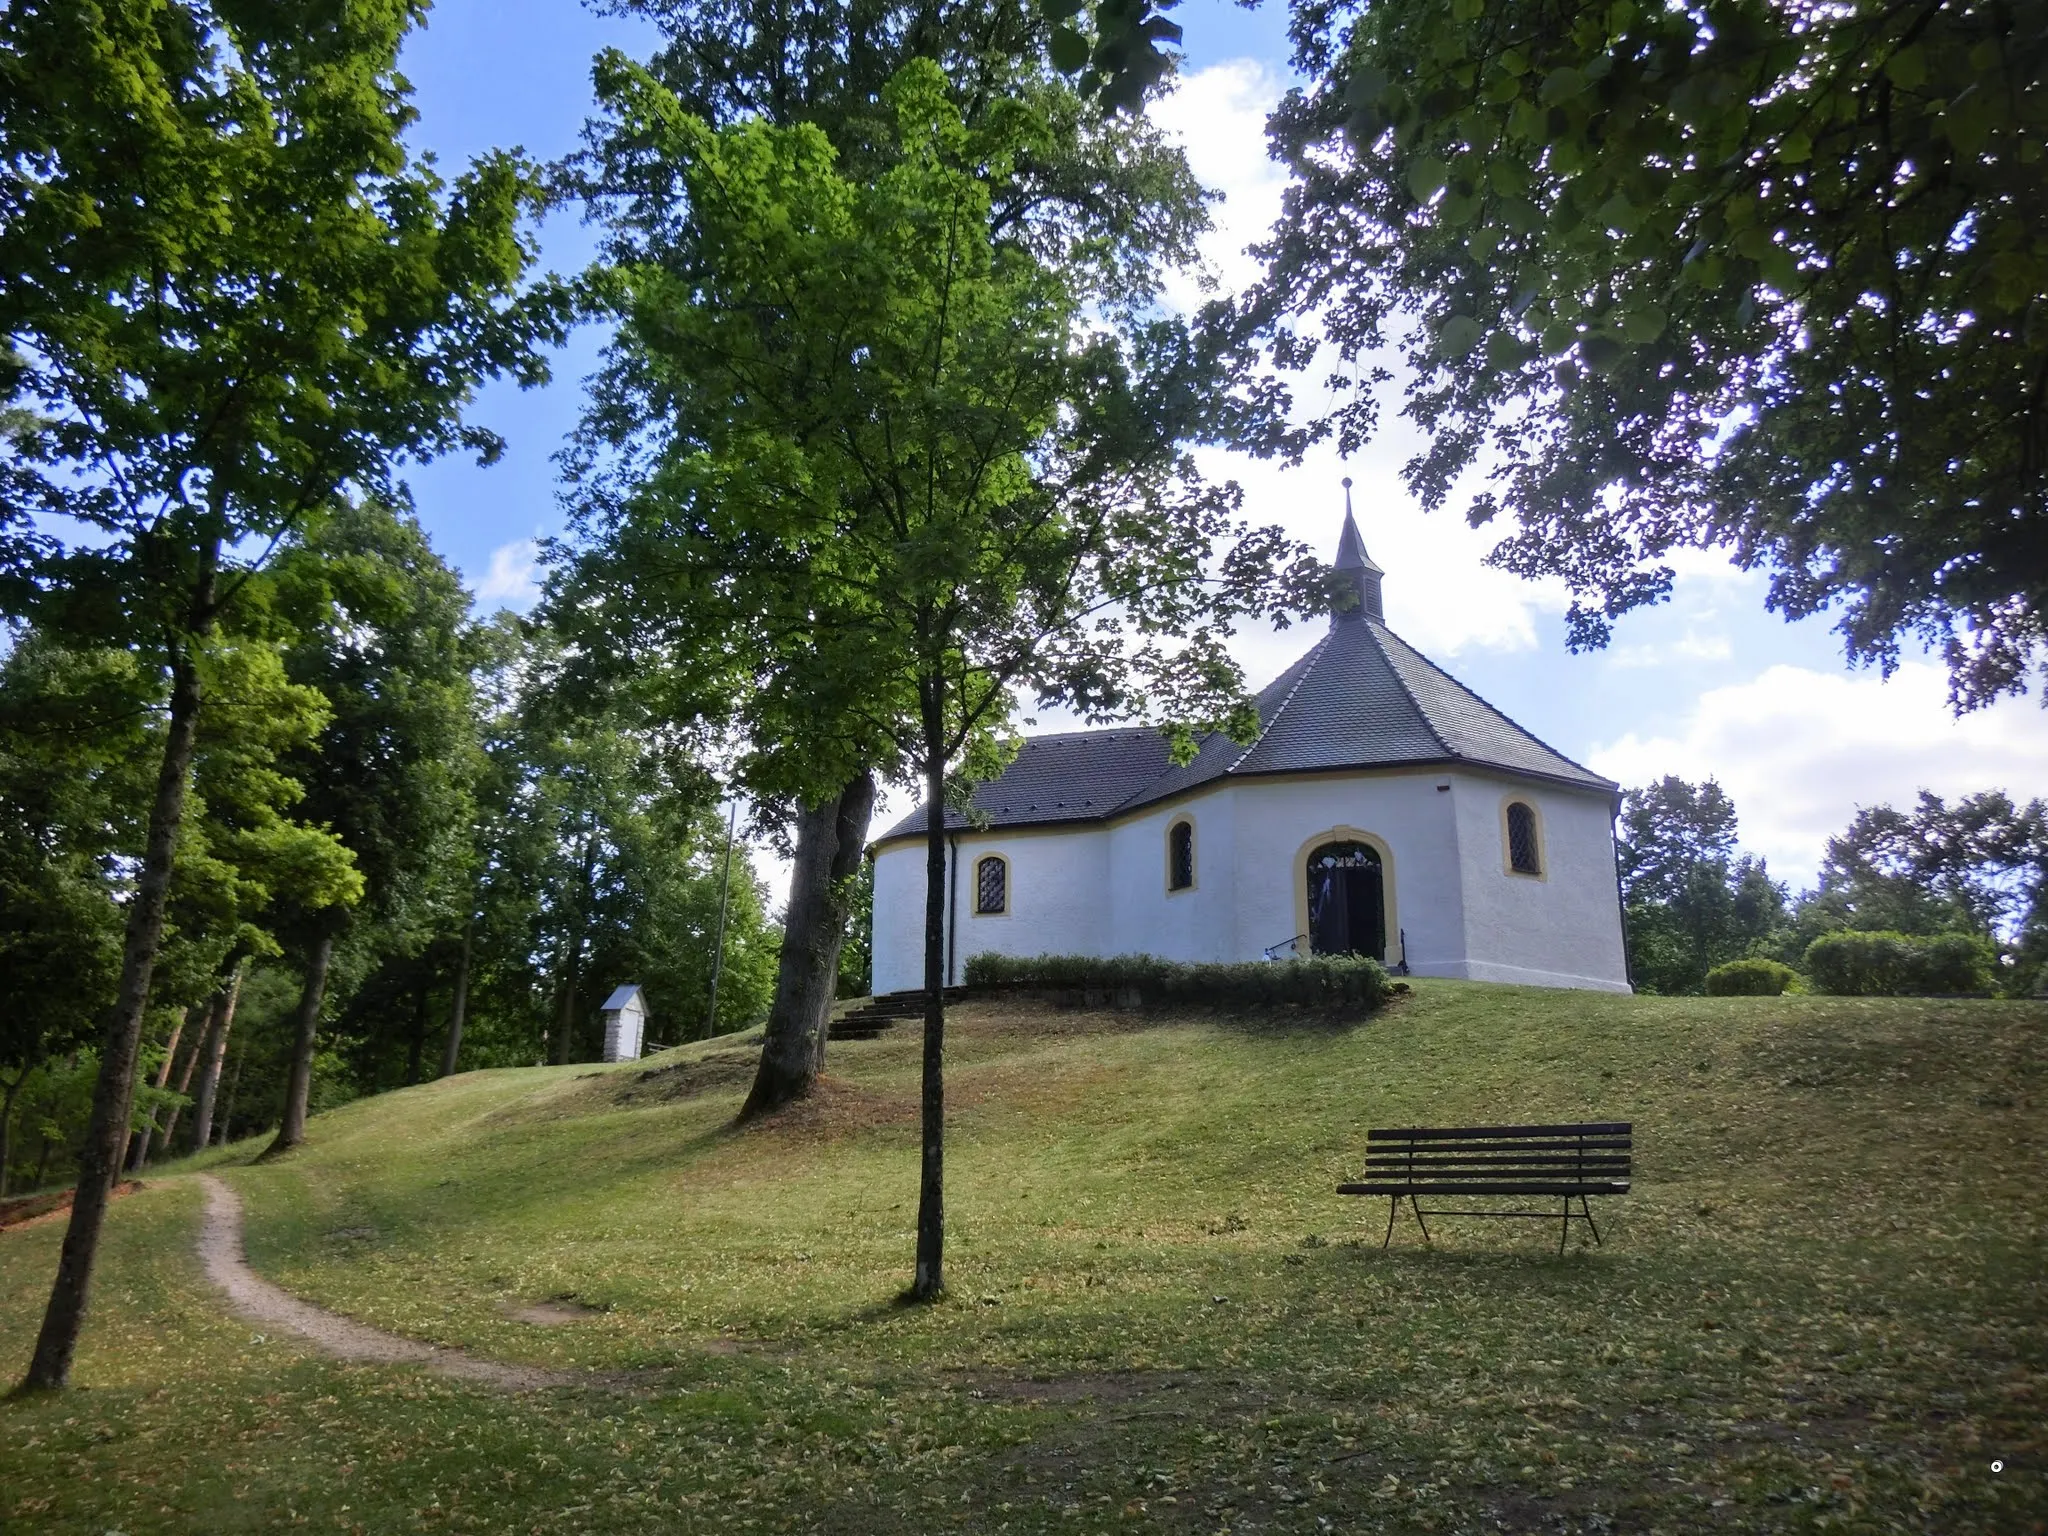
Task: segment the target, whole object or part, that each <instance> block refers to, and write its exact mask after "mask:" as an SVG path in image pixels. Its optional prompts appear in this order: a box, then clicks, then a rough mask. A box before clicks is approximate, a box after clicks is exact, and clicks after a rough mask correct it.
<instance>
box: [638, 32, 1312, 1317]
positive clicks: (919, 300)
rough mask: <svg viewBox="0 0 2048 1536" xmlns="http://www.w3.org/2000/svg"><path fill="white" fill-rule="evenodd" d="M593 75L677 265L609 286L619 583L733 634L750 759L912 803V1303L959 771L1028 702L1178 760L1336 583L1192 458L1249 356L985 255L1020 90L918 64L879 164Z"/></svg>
mask: <svg viewBox="0 0 2048 1536" xmlns="http://www.w3.org/2000/svg"><path fill="white" fill-rule="evenodd" d="M605 83H606V90H607V96H608V99H609V101H610V103H611V105H612V106H613V109H614V111H615V112H616V113H617V114H618V116H619V118H620V119H621V121H622V122H624V123H625V124H626V125H627V129H628V131H629V132H630V133H632V134H634V135H636V136H637V137H638V139H639V140H640V141H641V142H643V143H645V144H646V145H648V146H649V147H650V150H651V152H652V154H653V155H655V156H657V157H658V158H659V159H660V160H661V161H662V162H663V163H665V164H668V165H670V166H673V167H674V168H675V175H676V179H677V182H678V189H677V190H678V191H679V193H680V194H681V197H680V200H679V202H678V205H677V206H678V209H679V210H684V212H680V213H679V216H678V217H677V219H676V220H675V222H674V224H673V225H672V226H671V228H670V230H669V231H668V233H669V236H670V239H671V241H672V244H671V245H670V246H669V247H668V248H667V249H665V250H664V251H663V252H662V255H661V259H659V260H650V261H646V262H644V263H639V264H634V265H631V266H625V267H622V268H621V269H619V271H618V273H617V275H616V279H615V280H616V282H617V284H618V292H619V297H620V303H621V308H622V310H623V314H624V319H623V336H624V338H625V339H624V342H623V349H624V352H623V355H624V356H625V357H626V358H627V359H628V360H629V362H630V369H622V370H621V372H622V373H624V376H625V377H624V381H623V382H624V383H625V384H629V385H630V386H631V388H632V389H633V390H634V391H637V392H639V394H638V396H637V398H638V399H639V400H640V401H641V402H643V403H644V402H649V401H651V402H653V408H651V409H646V410H645V411H644V413H643V414H640V415H639V416H638V417H637V420H636V424H637V425H638V426H639V427H640V428H641V430H642V431H643V432H644V433H645V436H644V437H640V438H637V439H636V440H635V443H634V446H636V447H637V448H638V449H639V450H640V451H639V452H638V454H636V455H635V456H634V457H633V458H632V459H631V460H630V462H629V465H628V467H627V469H626V470H625V471H624V472H623V474H622V475H621V476H619V477H618V478H616V479H614V480H612V481H610V482H609V484H610V485H611V487H612V488H613V489H614V490H615V492H616V495H615V498H614V499H613V500H612V501H611V502H610V503H609V506H610V508H611V509H612V510H613V511H615V513H616V517H615V518H614V520H613V522H612V523H611V525H610V527H609V528H608V529H607V532H608V533H609V534H610V535H611V536H612V538H613V539H614V541H615V542H614V545H613V549H612V553H613V556H614V562H613V565H612V568H613V569H616V568H617V559H616V557H617V555H618V553H619V550H620V548H621V547H624V548H626V549H638V548H641V547H643V546H644V547H645V549H646V551H647V553H648V554H649V555H652V556H655V557H656V558H657V559H658V560H659V564H660V569H661V570H662V571H663V572H664V580H665V581H667V582H668V583H669V584H670V586H671V589H672V591H673V592H674V593H675V594H676V595H677V596H678V597H679V598H680V599H681V602H680V604H679V606H680V607H681V609H682V611H683V612H684V613H685V614H686V615H687V618H688V620H690V621H693V622H684V623H682V624H679V625H676V626H674V627H673V629H672V630H671V631H664V632H663V633H664V638H665V639H670V640H672V641H673V643H675V644H677V645H681V646H687V645H689V644H690V643H691V639H690V637H691V636H693V635H694V636H697V637H700V638H698V639H697V640H696V642H695V643H696V644H697V646H698V647H700V649H702V648H704V647H705V641H704V639H703V638H701V637H715V644H714V646H712V647H711V648H710V654H709V656H708V658H707V660H706V662H705V664H704V669H705V671H707V672H713V673H715V672H717V671H718V669H719V668H721V667H723V668H730V669H736V670H738V671H740V672H742V673H745V674H748V675H751V676H753V677H755V678H757V679H758V680H759V681H758V683H757V685H756V687H755V689H754V690H753V691H752V692H751V693H750V694H749V695H748V696H747V697H746V699H745V701H744V704H743V706H742V709H743V713H744V715H745V718H746V720H747V723H748V725H749V726H750V728H751V729H752V732H753V734H752V737H751V741H750V746H751V749H752V759H751V763H752V771H754V772H757V773H760V774H763V775H770V774H774V773H787V774H789V775H791V780H792V782H798V780H797V775H800V774H801V773H802V772H803V771H804V765H806V764H808V763H814V762H816V761H817V760H818V758H820V757H825V758H826V759H827V760H828V761H830V760H831V757H832V755H833V754H838V760H839V761H845V760H847V758H848V757H849V756H852V755H854V754H855V753H857V752H858V751H859V750H861V749H863V748H868V747H869V746H870V744H871V743H874V742H877V741H881V742H886V743H887V744H888V749H889V751H890V754H891V756H890V758H889V759H888V760H886V761H887V763H888V766H891V767H894V766H897V765H900V766H901V770H902V771H904V772H905V773H906V774H910V775H914V776H915V778H916V780H917V781H918V782H919V783H921V784H922V786H923V787H924V790H925V793H926V799H927V806H928V809H929V825H930V839H929V849H930V860H929V875H930V878H929V889H928V892H927V905H926V941H927V942H926V968H925V969H926V991H927V994H928V995H927V1002H926V1013H925V1031H924V1091H923V1155H922V1163H921V1167H922V1173H921V1178H920V1200H919V1212H920V1214H919V1236H918V1257H917V1266H916V1274H915V1278H914V1280H913V1283H912V1286H911V1293H912V1294H913V1295H914V1296H916V1297H918V1298H920V1299H930V1298H931V1297H933V1296H935V1295H937V1294H938V1292H939V1291H940V1290H941V1289H942V1288H943V1283H944V1281H943V1265H942V1254H943V1230H944V1226H943V1208H944V1195H943V1153H944V1140H943V1125H944V1082H943V1059H944V1057H943V1052H944V1029H945V1004H944V993H943V985H942V982H943V939H942V928H943V921H944V880H943V870H944V858H945V839H944V834H943V817H944V804H945V801H946V793H945V790H946V783H947V779H948V775H949V773H950V772H951V771H953V770H954V769H956V768H960V767H965V768H966V769H967V770H968V771H970V772H973V771H976V770H979V771H982V772H986V771H988V769H989V768H990V767H992V765H993V762H994V760H995V756H996V752H997V736H998V734H999V732H1000V731H1001V730H1002V728H1003V727H1004V726H1005V724H1006V723H1007V720H1008V718H1009V713H1010V709H1011V706H1012V704H1013V702H1014V699H1015V697H1016V693H1017V691H1018V690H1019V689H1029V690H1030V691H1031V692H1032V693H1034V694H1035V695H1036V696H1037V697H1039V698H1041V699H1043V700H1058V701H1062V702H1065V703H1068V704H1071V705H1073V706H1074V707H1076V708H1078V709H1080V710H1082V711H1083V712H1085V713H1087V714H1089V715H1090V716H1093V717H1097V718H1110V717H1139V718H1143V717H1146V716H1148V715H1149V716H1150V717H1151V718H1154V719H1160V720H1162V721H1170V722H1174V723H1176V724H1177V725H1179V727H1180V731H1179V735H1178V742H1179V744H1180V745H1183V746H1191V744H1192V734H1191V727H1192V725H1195V724H1210V723H1220V722H1221V721H1223V720H1224V719H1225V718H1227V719H1228V721H1229V723H1231V724H1232V725H1234V726H1237V727H1240V728H1242V727H1244V726H1245V725H1246V724H1247V723H1248V710H1249V706H1248V704H1247V702H1246V700H1245V699H1244V696H1243V693H1242V679H1241V677H1240V676H1239V674H1238V672H1237V669H1236V668H1235V666H1234V665H1233V664H1232V663H1231V662H1230V660H1229V658H1228V656H1227V654H1226V653H1225V651H1224V650H1223V647H1222V644H1221V634H1222V633H1223V632H1224V631H1225V630H1226V629H1227V626H1228V624H1229V623H1230V621H1231V620H1232V618H1233V617H1235V616H1237V615H1240V614H1243V613H1246V612H1250V611H1273V610H1279V611H1281V612H1283V613H1284V612H1285V611H1286V610H1287V608H1288V607H1289V606H1290V604H1291V605H1292V606H1294V607H1295V608H1297V609H1298V608H1299V607H1300V606H1301V605H1302V604H1303V603H1305V602H1306V603H1319V602H1321V601H1323V600H1324V599H1325V597H1326V593H1327V588H1326V587H1325V586H1324V584H1323V582H1322V579H1321V576H1320V572H1319V568H1318V567H1316V566H1315V564H1314V562H1313V561H1312V560H1310V559H1309V558H1308V557H1307V555H1306V553H1305V552H1303V551H1299V550H1297V549H1296V548H1295V547H1294V546H1292V545H1291V544H1289V543H1288V542H1287V541H1286V540H1285V539H1284V538H1282V537H1281V536H1280V535H1279V533H1278V531H1277V530H1273V529H1251V528H1248V527H1246V526H1244V525H1243V524H1241V523H1239V522H1238V521H1237V520H1236V517H1235V513H1236V507H1237V497H1236V493H1235V488H1234V487H1214V486H1210V485H1207V484H1206V483H1204V482H1203V481H1202V479H1201V477H1200V475H1199V474H1198V473H1197V471H1196V470H1195V468H1194V465H1193V463H1192V461H1191V459H1190V457H1189V455H1188V452H1187V450H1188V446H1189V445H1190V444H1192V443H1194V442H1198V441H1201V440H1203V439H1205V438H1220V437H1222V436H1225V435H1226V434H1227V433H1228V432H1229V431H1230V430H1231V428H1232V426H1233V425H1234V424H1235V423H1236V422H1237V421H1238V420H1239V419H1240V417H1239V415H1238V411H1237V403H1236V401H1235V399H1234V397H1233V395H1232V392H1231V388H1230V386H1231V384H1232V382H1233V378H1232V374H1231V368H1230V361H1231V360H1230V359H1229V358H1226V357H1224V356H1220V355H1218V354H1217V353H1215V352H1213V351H1210V350H1207V349H1205V348H1204V347H1203V346H1202V345H1201V344H1199V343H1198V342H1197V341H1196V340H1195V339H1194V338H1193V337H1192V336H1191V335H1190V334H1189V332H1188V330H1187V328H1186V327H1185V326H1184V325H1182V324H1181V323H1180V322H1177V321H1174V320H1171V319H1168V318H1164V317H1161V316H1158V315H1156V314H1141V313H1140V312H1139V311H1138V309H1137V307H1136V306H1134V305H1132V304H1130V303H1117V302H1114V301H1105V302H1101V303H1100V304H1099V306H1098V307H1097V308H1096V309H1095V310H1094V312H1093V314H1092V315H1090V314H1089V313H1088V306H1089V305H1090V303H1091V301H1096V300H1106V296H1105V295H1104V294H1103V291H1102V290H1101V289H1100V288H1098V287H1095V286H1094V281H1095V279H1096V277H1097V273H1096V272H1095V271H1093V270H1091V268H1090V267H1089V265H1088V264H1087V263H1086V262H1085V261H1084V260H1081V259H1073V260H1062V261H1059V262H1057V263H1055V262H1050V261H1047V260H1044V259H1041V257H1040V255H1039V254H1038V253H1037V252H1035V251H1033V250H1032V249H1031V248H1030V247H1029V246H1028V244H1025V243H1022V242H1018V243H1012V242H1007V241H1005V240H1004V239H1003V238H1002V237H1001V221H1000V219H999V217H998V216H997V214H996V198H995V191H996V189H998V188H1001V187H1003V186H1005V185H1006V184H1007V180H1008V177H1009V175H1010V173H1011V170H1012V167H1013V166H1014V164H1015V162H1016V161H1017V160H1018V159H1019V158H1020V157H1022V156H1025V155H1032V154H1038V155H1044V156H1048V157H1050V156H1053V155H1056V154H1057V150H1058V142H1059V138H1060V135H1061V134H1062V133H1063V132H1065V131H1066V129H1067V125H1068V123H1069V122H1070V120H1068V119H1063V118H1062V116H1061V114H1060V113H1059V112H1058V111H1057V110H1048V108H1047V103H1048V102H1049V101H1052V100H1054V99H1056V98H1053V97H1050V96H1047V95H1045V94H1043V93H1039V94H1036V95H1034V94H1028V93H1027V94H1022V95H1019V96H1015V97H1011V98H1007V100H1006V103H1005V105H1004V106H1002V107H1001V108H1000V109H992V110H990V111H989V112H988V114H987V115H986V117H985V118H984V119H982V120H981V121H980V122H979V123H978V124H977V125H974V126H970V125H969V124H968V123H967V122H966V121H965V120H963V118H962V116H961V114H960V112H959V111H958V109H957V108H956V107H955V106H954V105H953V104H952V102H951V100H950V99H949V96H948V92H947V88H946V81H945V78H944V76H943V75H942V74H941V72H940V71H939V69H938V67H937V66H936V65H935V64H932V63H930V62H929V61H923V60H913V61H912V62H911V63H910V64H908V65H906V66H905V67H904V68H903V69H902V70H901V71H900V72H899V74H898V75H897V77H896V78H895V80H894V81H892V82H891V84H890V86H889V88H888V90H887V92H886V100H887V104H888V106H889V107H890V109H891V110H892V111H893V112H894V114H895V117H896V129H895V143H894V145H893V146H892V149H891V152H890V153H889V154H887V155H885V156H883V157H881V158H882V161H883V163H884V164H885V165H886V169H883V170H881V171H880V172H879V173H878V174H874V175H866V174H859V173H855V172H851V171H849V170H848V169H846V168H843V167H842V165H841V163H840V159H839V156H838V154H837V153H836V151H835V150H834V148H833V147H832V145H831V144H830V142H829V141H828V140H827V138H826V136H825V135H824V134H823V133H822V132H820V131H818V130H817V129H815V128H813V127H810V126H808V125H800V126H798V127H795V128H786V129H785V128H776V127H772V126H769V125H767V124H761V123H749V124H742V125H738V126H735V127H731V128H727V129H722V130H721V129H715V128H713V127H711V126H710V125H708V124H706V123H704V122H703V121H701V120H700V119H697V118H694V117H691V116H689V115H688V114H686V113H684V112H682V111H681V110H680V108H679V107H678V105H677V104H676V102H675V99H674V97H673V96H672V95H671V94H670V93H668V92H667V91H666V90H665V89H664V88H663V87H662V86H661V85H660V84H659V83H658V82H656V81H655V80H654V79H653V78H652V77H650V76H648V75H647V74H645V73H644V72H642V71H638V70H634V69H632V68H630V67H629V66H625V65H624V64H623V61H621V62H620V63H619V64H617V65H615V66H614V67H613V69H612V70H611V71H609V72H608V75H607V78H606V82H605ZM1168 222H1170V221H1168ZM614 379H615V381H616V380H618V379H619V375H617V374H615V375H614ZM1219 550H1220V551H1222V553H1221V554H1220V555H1219V554H1218V553H1217V552H1218V551H1219ZM1282 565H1285V566H1286V578H1287V579H1282V578H1281V577H1280V576H1278V575H1276V567H1279V566H1282ZM692 599H694V600H695V606H694V607H692V604H691V600H692ZM727 626H730V627H727ZM850 873H851V871H849V874H850ZM831 978H832V973H831V969H830V968H829V967H828V968H827V969H826V973H825V977H824V980H825V983H826V985H828V986H829V985H830V982H831Z"/></svg>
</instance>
